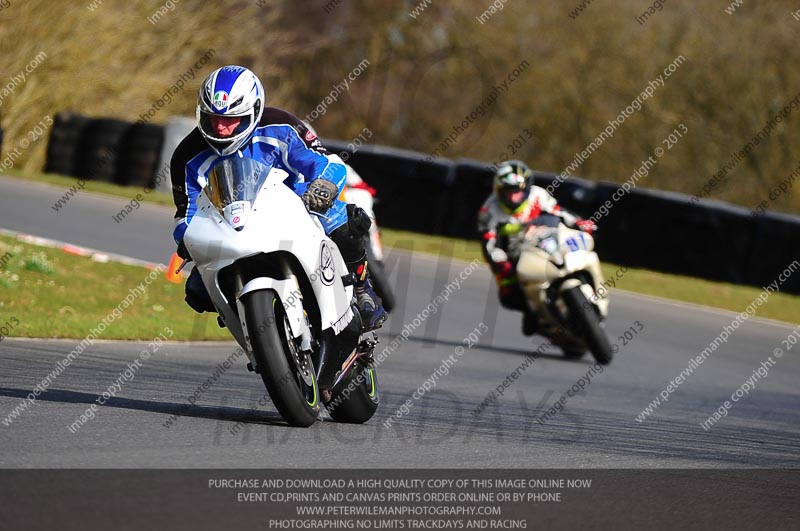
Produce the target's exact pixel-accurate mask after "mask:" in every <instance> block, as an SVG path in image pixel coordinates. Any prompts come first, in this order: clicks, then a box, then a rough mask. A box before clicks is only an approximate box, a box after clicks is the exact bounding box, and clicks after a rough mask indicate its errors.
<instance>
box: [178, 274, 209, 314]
mask: <svg viewBox="0 0 800 531" xmlns="http://www.w3.org/2000/svg"><path fill="white" fill-rule="evenodd" d="M185 300H186V304H188V305H189V306H190V307H191V308H192V310H194V311H196V312H197V313H203V312H216V311H217V309H216V308H215V307H214V303H213V302H211V297H210V296H209V295H208V291H207V290H206V287H205V285H204V284H203V277H201V276H200V272H199V271H198V270H197V268H196V267H194V268H192V272H191V273H190V274H189V278H187V279H186V299H185Z"/></svg>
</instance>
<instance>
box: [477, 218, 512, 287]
mask: <svg viewBox="0 0 800 531" xmlns="http://www.w3.org/2000/svg"><path fill="white" fill-rule="evenodd" d="M495 222H496V220H495V219H494V216H492V214H491V212H490V210H489V207H488V206H486V205H484V206H482V207H481V209H480V210H479V211H478V232H479V233H480V235H481V251H483V258H484V259H485V260H486V261H487V262H488V263H489V267H491V269H492V271H494V272H495V273H498V272H500V271H502V270H504V269H507V268H508V266H507V265H506V264H508V255H507V254H506V252H505V251H504V250H503V249H501V248H500V246H499V245H498V243H497V230H496V227H493V226H492V224H493V223H495Z"/></svg>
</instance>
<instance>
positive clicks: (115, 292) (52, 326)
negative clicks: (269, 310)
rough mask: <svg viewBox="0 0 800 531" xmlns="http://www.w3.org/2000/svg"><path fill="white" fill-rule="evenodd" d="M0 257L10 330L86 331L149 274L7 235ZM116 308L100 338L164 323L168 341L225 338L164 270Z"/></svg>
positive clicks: (2, 320)
mask: <svg viewBox="0 0 800 531" xmlns="http://www.w3.org/2000/svg"><path fill="white" fill-rule="evenodd" d="M9 254H10V255H11V257H10V258H8V256H9ZM0 256H6V257H7V258H6V259H5V260H4V262H5V265H4V266H2V267H0V326H6V328H8V326H9V325H8V324H7V323H9V322H11V323H16V322H18V323H19V324H17V325H15V326H14V327H13V329H12V330H10V331H9V334H8V335H9V336H12V337H13V336H17V337H20V336H21V337H56V338H59V337H61V338H76V339H81V338H83V337H86V335H87V334H88V333H89V330H91V329H92V328H96V327H97V326H98V324H99V323H100V322H101V321H102V320H103V318H106V317H107V316H108V315H109V314H111V313H112V312H113V311H114V310H115V309H116V308H117V307H118V306H119V305H120V304H122V301H123V299H124V298H125V297H126V296H127V295H128V294H129V293H130V292H129V290H130V289H132V288H134V287H135V286H138V285H139V284H141V283H143V282H144V281H145V278H146V277H147V276H148V275H149V273H150V272H149V271H148V270H147V269H145V268H143V267H136V266H128V265H122V264H116V263H113V262H109V263H99V262H95V261H93V260H91V259H89V258H85V257H79V256H74V255H71V254H67V253H65V252H63V251H61V250H58V249H51V248H47V247H38V246H35V245H30V244H27V243H22V242H19V241H17V240H16V239H14V238H10V237H6V236H0ZM123 306H124V305H123ZM121 310H122V316H121V317H119V318H116V317H114V316H113V314H112V317H111V319H113V321H112V320H111V319H108V320H107V322H109V323H110V324H109V325H108V327H107V328H106V329H105V331H104V333H103V334H102V335H101V336H100V339H144V340H147V339H152V338H153V337H156V336H157V335H159V334H160V333H161V332H163V331H164V327H165V326H168V327H170V328H171V329H172V330H173V332H174V336H173V337H172V338H171V339H175V340H189V339H192V340H203V339H229V338H230V335H229V334H228V333H227V331H226V330H223V329H220V328H219V327H218V326H217V324H216V318H215V316H211V315H210V314H202V315H198V314H196V313H195V312H194V311H192V310H191V309H190V308H189V307H188V306H187V305H186V303H184V301H183V284H173V283H171V282H168V281H167V280H166V278H165V277H164V274H163V273H161V274H159V275H158V277H157V278H156V279H155V281H153V282H152V284H150V285H149V286H146V291H145V292H144V294H143V295H142V296H140V297H138V298H136V299H135V300H134V301H133V303H132V305H131V306H129V307H128V308H124V307H123V308H121Z"/></svg>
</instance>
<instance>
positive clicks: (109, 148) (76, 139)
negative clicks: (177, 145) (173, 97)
mask: <svg viewBox="0 0 800 531" xmlns="http://www.w3.org/2000/svg"><path fill="white" fill-rule="evenodd" d="M163 142H164V131H163V127H162V126H159V125H155V124H131V123H129V122H124V121H122V120H115V119H110V118H94V119H92V118H86V117H83V116H78V115H75V114H69V113H59V114H57V115H56V117H55V119H54V120H53V127H52V129H51V130H50V139H49V141H48V144H47V161H46V163H45V171H46V172H48V173H59V174H62V175H72V176H75V177H80V178H82V179H86V180H90V181H104V182H113V183H116V184H122V185H130V186H139V187H141V186H149V185H150V184H151V183H152V182H153V179H154V178H155V175H156V172H157V171H158V163H159V159H160V154H161V145H162V144H163Z"/></svg>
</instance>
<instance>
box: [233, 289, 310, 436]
mask: <svg viewBox="0 0 800 531" xmlns="http://www.w3.org/2000/svg"><path fill="white" fill-rule="evenodd" d="M242 303H243V304H244V309H245V321H246V323H247V332H248V334H249V336H250V345H251V346H252V347H253V356H254V357H255V360H256V363H257V366H258V372H259V374H260V375H261V379H262V380H263V381H264V386H265V387H266V388H267V392H268V393H269V397H270V398H271V399H272V403H273V404H275V407H276V408H277V409H278V412H279V413H280V414H281V416H282V417H283V418H284V420H286V422H288V423H289V424H290V425H292V426H298V427H303V428H307V427H308V426H311V425H312V424H314V422H316V420H317V415H318V414H319V408H320V398H319V388H318V387H317V379H316V375H315V374H314V365H313V363H311V360H310V359H308V356H306V355H303V354H302V353H301V352H300V351H299V348H298V347H297V346H296V345H295V344H294V340H293V339H292V337H291V333H290V330H291V329H290V327H289V321H288V319H287V317H286V314H285V312H284V310H283V306H282V305H281V304H280V300H279V299H278V296H277V294H276V293H275V292H274V291H272V290H261V291H254V292H251V293H247V294H245V295H244V296H243V297H242ZM303 368H304V369H305V370H303Z"/></svg>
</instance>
